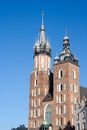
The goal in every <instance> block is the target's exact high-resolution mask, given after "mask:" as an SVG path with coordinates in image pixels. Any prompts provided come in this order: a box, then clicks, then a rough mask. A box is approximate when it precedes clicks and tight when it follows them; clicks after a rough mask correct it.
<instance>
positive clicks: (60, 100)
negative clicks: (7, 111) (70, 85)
mask: <svg viewBox="0 0 87 130" xmlns="http://www.w3.org/2000/svg"><path fill="white" fill-rule="evenodd" d="M62 102H63V97H62V94H61V95H60V96H59V103H62Z"/></svg>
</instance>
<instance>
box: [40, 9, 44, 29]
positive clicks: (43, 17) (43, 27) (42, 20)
mask: <svg viewBox="0 0 87 130" xmlns="http://www.w3.org/2000/svg"><path fill="white" fill-rule="evenodd" d="M41 28H44V11H42V27H41Z"/></svg>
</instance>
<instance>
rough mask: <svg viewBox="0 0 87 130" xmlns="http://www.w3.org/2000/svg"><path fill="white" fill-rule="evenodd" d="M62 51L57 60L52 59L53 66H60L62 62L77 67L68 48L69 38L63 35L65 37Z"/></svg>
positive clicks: (75, 59) (75, 60) (76, 61)
mask: <svg viewBox="0 0 87 130" xmlns="http://www.w3.org/2000/svg"><path fill="white" fill-rule="evenodd" d="M63 46H64V48H63V50H62V51H61V53H60V55H59V58H57V59H54V61H55V64H61V63H64V62H71V63H73V64H75V65H78V59H77V58H75V56H74V55H73V54H72V52H71V50H70V48H69V46H70V44H69V37H68V36H67V35H65V37H64V38H63Z"/></svg>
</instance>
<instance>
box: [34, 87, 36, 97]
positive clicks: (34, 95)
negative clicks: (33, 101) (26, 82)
mask: <svg viewBox="0 0 87 130" xmlns="http://www.w3.org/2000/svg"><path fill="white" fill-rule="evenodd" d="M34 97H36V89H34Z"/></svg>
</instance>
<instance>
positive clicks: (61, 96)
mask: <svg viewBox="0 0 87 130" xmlns="http://www.w3.org/2000/svg"><path fill="white" fill-rule="evenodd" d="M60 97H61V102H63V96H62V94H61V95H60Z"/></svg>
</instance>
